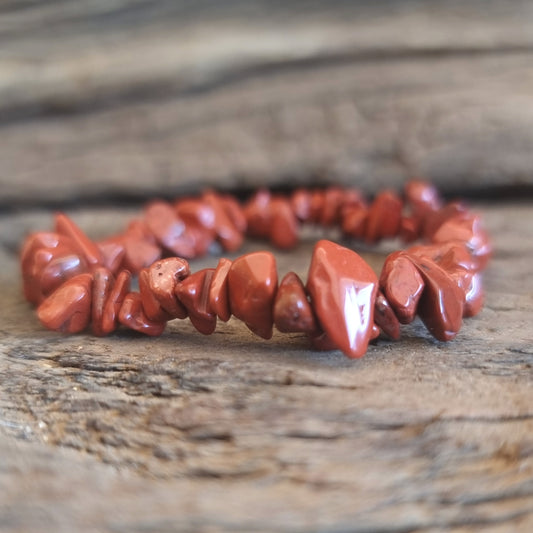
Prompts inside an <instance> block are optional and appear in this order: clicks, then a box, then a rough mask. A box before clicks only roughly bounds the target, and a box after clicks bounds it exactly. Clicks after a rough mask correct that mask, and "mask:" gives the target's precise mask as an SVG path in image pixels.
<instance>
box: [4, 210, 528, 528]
mask: <svg viewBox="0 0 533 533" xmlns="http://www.w3.org/2000/svg"><path fill="white" fill-rule="evenodd" d="M482 211H483V213H484V216H485V219H486V221H487V223H488V226H489V229H490V231H491V234H492V235H493V237H494V241H495V247H496V255H495V257H494V259H493V261H492V262H491V264H490V267H489V269H488V271H487V274H486V278H485V281H486V286H487V289H488V294H487V305H486V307H485V309H484V310H483V312H482V313H481V315H480V316H479V317H476V318H474V319H471V320H469V321H468V322H467V323H466V324H465V326H464V328H463V330H462V331H461V333H460V335H459V337H458V338H457V339H456V340H455V341H453V342H451V343H447V344H442V343H438V342H435V341H433V340H431V339H430V338H429V336H428V335H427V334H426V333H425V332H424V329H423V326H422V325H421V324H419V323H417V324H415V325H413V326H412V327H408V328H406V330H405V334H404V338H403V339H402V340H401V342H399V343H388V342H384V341H380V342H379V345H378V346H375V347H371V349H370V350H369V353H368V354H367V355H366V356H365V357H364V358H363V359H361V360H358V361H350V360H347V359H346V358H344V357H343V356H342V355H341V354H340V353H337V352H332V353H326V354H324V353H322V354H320V353H314V352H310V351H308V350H307V348H306V346H305V343H304V342H303V340H302V339H301V338H299V337H298V336H292V335H290V336H283V335H280V334H276V335H275V336H274V339H273V340H272V341H270V342H267V341H261V340H259V339H257V338H253V337H252V335H251V334H250V333H248V332H247V331H246V330H245V328H244V327H241V325H240V324H238V323H233V322H230V323H229V324H227V325H224V324H223V325H222V326H221V327H219V328H218V330H217V332H216V333H215V334H214V335H213V336H211V337H203V336H201V335H199V334H197V333H196V332H194V331H193V329H192V328H191V327H190V325H189V324H188V323H186V322H181V323H177V324H173V325H171V327H170V328H169V331H168V332H167V333H166V334H165V335H164V336H163V337H161V338H158V339H146V338H140V337H138V336H136V335H133V334H129V333H127V332H119V333H117V334H115V335H113V336H111V337H108V338H104V339H97V338H92V337H90V336H85V335H79V336H75V337H61V336H58V335H56V334H53V333H50V332H45V331H43V330H42V328H41V327H40V326H39V325H38V324H37V323H36V320H35V318H34V316H33V314H32V313H31V311H30V309H29V308H28V306H27V305H26V304H25V303H24V302H23V301H22V298H21V296H20V292H19V288H18V287H17V281H16V280H17V273H16V261H15V258H14V256H13V253H12V250H13V247H14V243H15V242H18V241H19V240H20V237H21V234H22V233H24V232H25V231H27V230H28V229H30V228H33V229H35V228H43V227H46V225H47V221H49V219H50V215H49V214H48V213H46V212H41V213H34V214H33V216H28V215H26V214H25V215H18V216H17V215H13V216H9V217H7V216H4V217H2V218H1V219H0V236H1V239H2V243H3V247H2V251H1V253H2V265H3V269H2V271H1V273H0V285H1V290H2V294H3V302H2V306H1V308H0V309H1V310H0V313H1V322H0V323H1V329H2V333H3V336H2V338H1V339H0V350H1V355H0V456H1V457H2V460H1V461H0V486H1V487H2V497H1V498H0V524H1V527H2V528H4V529H6V530H7V531H22V530H23V531H43V530H48V531H72V530H79V529H83V530H87V531H97V530H98V531H124V532H125V531H128V532H132V531H133V532H136V531H138V532H140V531H143V532H146V531H154V532H155V531H158V532H159V531H178V530H180V531H253V532H262V531H282V532H291V533H293V532H304V531H305V532H308V531H326V532H338V531H376V530H379V531H385V532H399V531H432V530H437V529H439V528H443V529H446V530H450V531H462V532H465V531H479V529H483V531H509V530H513V531H524V532H525V531H530V530H531V528H532V527H533V512H532V509H533V411H532V407H531V406H532V400H533V379H532V378H533V370H532V365H533V351H532V346H533V336H532V330H531V323H532V321H533V280H532V279H531V276H530V272H531V258H532V257H533V224H532V223H531V222H532V221H531V217H532V216H533V210H532V209H531V205H530V204H523V205H510V204H508V205H499V206H496V205H492V206H491V205H485V206H483V207H482ZM125 214H126V213H124V214H120V213H119V214H117V213H116V212H112V211H111V210H109V211H107V212H105V211H104V212H102V211H96V210H94V209H92V210H91V209H89V210H85V211H78V212H77V213H75V217H76V219H77V220H78V221H79V222H80V224H82V225H84V226H85V227H87V228H91V231H92V232H93V235H95V236H97V235H99V234H103V233H105V232H108V231H109V230H110V229H111V227H113V226H115V227H119V226H120V225H121V224H122V221H123V219H124V218H125V217H124V215H125ZM248 246H250V247H255V246H257V247H259V246H261V247H262V245H260V244H258V243H252V244H249V245H248ZM310 246H311V243H309V242H308V243H303V244H302V246H301V247H300V248H299V249H298V250H297V251H296V252H294V253H292V254H278V257H279V263H280V271H281V272H284V271H286V270H288V269H289V268H290V267H291V268H295V269H296V271H298V272H300V273H302V274H303V275H305V271H306V268H307V264H308V260H309V250H310ZM368 257H369V260H370V261H371V262H372V264H373V265H374V266H376V267H377V266H379V263H380V261H381V260H382V256H381V252H378V253H375V254H369V255H368ZM209 261H212V260H206V262H209ZM201 264H205V263H201ZM198 266H199V265H198Z"/></svg>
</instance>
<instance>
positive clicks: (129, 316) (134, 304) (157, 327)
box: [118, 292, 166, 337]
mask: <svg viewBox="0 0 533 533" xmlns="http://www.w3.org/2000/svg"><path fill="white" fill-rule="evenodd" d="M118 321H119V322H120V323H121V324H122V325H124V326H126V327H128V328H130V329H133V330H134V331H138V332H139V333H144V334H145V335H149V336H151V337H157V336H159V335H161V334H162V333H163V331H165V326H166V322H154V321H152V320H150V319H149V318H148V317H147V316H146V315H145V314H144V311H143V306H142V299H141V295H140V294H139V293H138V292H129V293H128V294H126V297H125V298H124V301H123V302H122V306H121V308H120V311H119V313H118Z"/></svg>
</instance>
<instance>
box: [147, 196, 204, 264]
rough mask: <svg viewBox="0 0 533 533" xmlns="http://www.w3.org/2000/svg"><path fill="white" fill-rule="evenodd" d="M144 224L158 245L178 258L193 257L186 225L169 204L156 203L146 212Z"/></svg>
mask: <svg viewBox="0 0 533 533" xmlns="http://www.w3.org/2000/svg"><path fill="white" fill-rule="evenodd" d="M144 222H145V224H146V227H147V228H148V230H149V231H150V233H151V234H152V235H153V236H154V237H155V239H156V241H157V243H158V244H159V245H160V246H162V247H163V248H165V249H166V250H169V251H170V252H172V253H173V254H174V255H177V256H187V257H191V256H192V255H193V254H194V252H193V246H192V244H191V242H190V240H189V239H187V238H184V234H185V223H184V222H183V220H181V219H180V218H179V217H178V216H177V215H176V212H175V210H174V209H173V207H172V206H171V205H170V204H168V203H167V202H161V201H155V202H151V203H150V204H148V205H147V206H146V208H145V210H144Z"/></svg>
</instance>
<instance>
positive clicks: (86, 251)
mask: <svg viewBox="0 0 533 533" xmlns="http://www.w3.org/2000/svg"><path fill="white" fill-rule="evenodd" d="M55 230H56V232H57V233H59V234H61V235H65V236H67V237H69V238H70V239H71V241H72V245H73V246H74V250H75V251H76V252H77V253H78V254H79V255H81V256H82V257H83V258H84V259H85V260H86V261H87V263H88V264H89V265H90V266H92V267H95V266H103V264H104V257H103V255H102V252H101V251H100V248H98V245H97V244H96V243H95V242H93V241H92V240H91V239H89V237H87V235H85V233H84V232H83V231H82V230H81V229H80V228H79V227H78V226H76V224H74V222H73V221H72V220H71V219H70V218H69V217H67V216H66V215H65V214H64V213H57V214H56V215H55Z"/></svg>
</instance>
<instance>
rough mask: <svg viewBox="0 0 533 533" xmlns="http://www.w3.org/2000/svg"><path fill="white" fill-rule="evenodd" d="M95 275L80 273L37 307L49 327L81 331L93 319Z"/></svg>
mask: <svg viewBox="0 0 533 533" xmlns="http://www.w3.org/2000/svg"><path fill="white" fill-rule="evenodd" d="M92 283H93V277H92V275H91V274H80V275H79V276H76V277H74V278H72V279H70V280H68V281H67V282H65V283H64V284H63V285H61V287H59V288H58V289H57V290H56V291H54V292H53V293H52V294H51V295H50V296H48V298H46V300H44V301H43V302H42V303H41V305H40V306H39V307H38V308H37V316H38V317H39V320H40V321H41V323H42V324H43V325H44V326H45V327H47V328H48V329H52V330H54V331H60V332H61V333H79V332H80V331H83V330H84V329H85V328H86V327H87V326H88V324H89V321H90V319H91V293H92Z"/></svg>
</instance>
